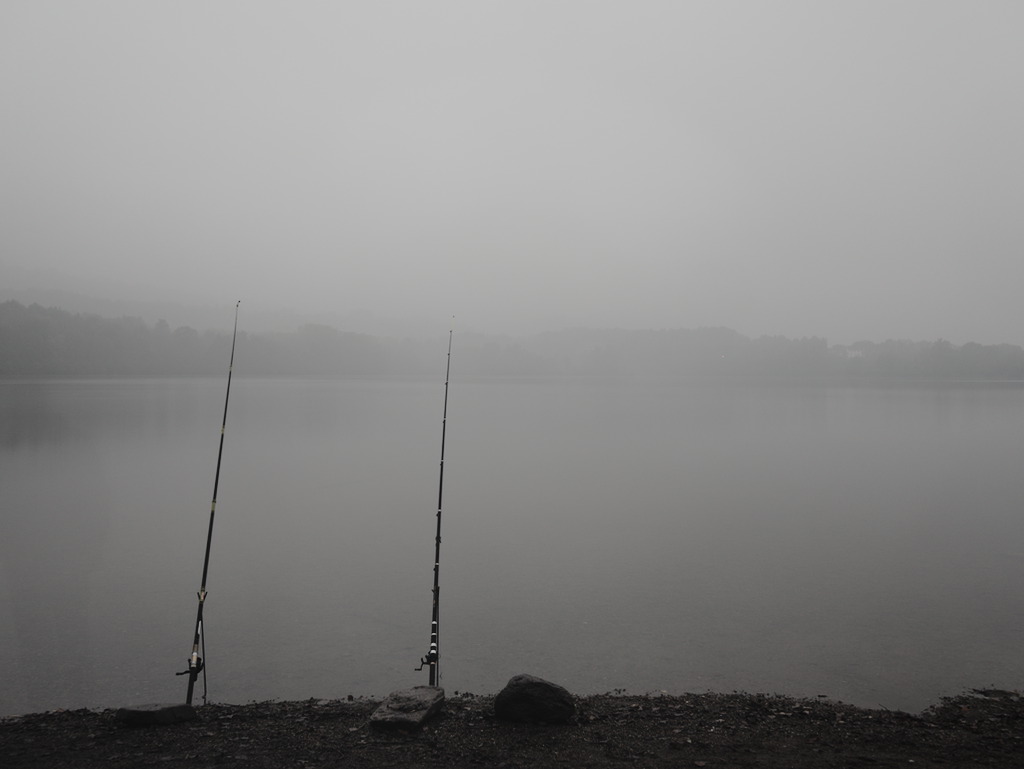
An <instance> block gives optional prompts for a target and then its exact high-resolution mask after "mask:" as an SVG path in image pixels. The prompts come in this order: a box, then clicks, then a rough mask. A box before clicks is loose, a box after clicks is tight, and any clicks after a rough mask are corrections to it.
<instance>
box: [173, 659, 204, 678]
mask: <svg viewBox="0 0 1024 769" xmlns="http://www.w3.org/2000/svg"><path fill="white" fill-rule="evenodd" d="M202 671H203V658H202V657H196V664H195V667H192V660H191V658H190V659H189V661H188V670H182V671H181V672H180V673H175V674H174V675H176V676H189V675H190V676H193V678H195V677H198V675H199V674H200V673H201V672H202Z"/></svg>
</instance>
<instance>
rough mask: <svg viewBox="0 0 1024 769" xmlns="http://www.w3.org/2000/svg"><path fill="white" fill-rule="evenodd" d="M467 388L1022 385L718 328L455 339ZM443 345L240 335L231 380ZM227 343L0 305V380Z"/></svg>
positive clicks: (322, 329)
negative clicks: (711, 383)
mask: <svg viewBox="0 0 1024 769" xmlns="http://www.w3.org/2000/svg"><path fill="white" fill-rule="evenodd" d="M460 336H461V338H460V339H459V340H458V343H457V345H456V349H455V352H454V353H453V357H455V356H457V357H455V360H456V370H457V371H458V372H459V373H460V375H464V376H540V375H584V376H587V375H589V376H641V377H645V376H651V377H694V376H714V377H744V378H773V379H911V380H912V379H920V380H989V381H992V380H1024V350H1022V349H1021V348H1020V347H1018V346H1016V345H1009V344H1000V345H981V344H976V343H973V342H970V343H967V344H964V345H960V346H957V345H954V344H951V343H950V342H947V341H944V340H938V341H935V342H912V341H893V340H890V341H886V342H878V343H876V342H857V343H855V344H851V345H832V346H830V345H829V344H828V343H827V342H826V340H825V339H823V338H820V337H810V338H803V339H788V338H785V337H779V336H762V337H758V338H751V337H746V336H743V335H742V334H739V333H737V332H735V331H733V330H731V329H726V328H699V329H675V330H663V331H624V330H590V329H587V330H583V329H581V330H567V331H559V332H550V333H545V334H538V335H534V336H530V337H525V338H515V339H513V338H507V337H484V336H480V335H475V334H471V333H466V334H463V335H460ZM445 347H446V340H442V339H436V340H422V339H420V340H413V339H393V338H384V337H375V336H370V335H366V334H353V333H347V332H343V331H339V330H337V329H335V328H332V327H329V326H322V325H305V326H302V327H300V328H298V329H297V330H296V331H294V332H290V333H274V334H247V333H246V332H245V331H243V330H240V331H239V332H238V347H237V353H236V365H235V370H236V371H237V372H239V373H244V374H246V375H255V376H309V375H323V376H336V375H371V376H374V375H375V376H379V375H418V374H436V375H441V374H443V371H444V352H445ZM230 349H231V335H230V333H229V332H224V331H203V332H200V331H197V330H196V329H193V328H190V327H188V326H181V327H178V328H175V329H171V328H170V327H169V325H168V324H167V323H166V322H165V321H158V322H157V323H155V324H154V325H152V326H149V325H147V324H146V323H145V322H144V321H142V320H140V319H138V318H132V317H121V318H102V317H99V316H96V315H85V314H77V313H70V312H67V311H64V310H60V309H57V308H44V307H41V306H39V305H35V304H33V305H29V306H24V305H22V304H19V303H18V302H4V303H0V375H3V376H111V377H113V376H180V375H185V376H195V375H218V374H223V373H225V371H226V369H227V362H228V357H229V354H230Z"/></svg>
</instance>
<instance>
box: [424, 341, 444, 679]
mask: <svg viewBox="0 0 1024 769" xmlns="http://www.w3.org/2000/svg"><path fill="white" fill-rule="evenodd" d="M452 331H453V329H449V330H448V364H447V366H446V368H445V372H444V412H443V415H442V418H441V471H440V477H439V479H438V482H437V536H436V537H435V538H434V589H433V591H432V592H433V594H434V600H433V609H432V611H431V617H430V651H428V652H427V656H425V657H423V658H422V659H421V660H420V666H419V667H418V668H416V669H417V670H423V666H424V665H429V683H430V685H431V686H437V685H438V683H439V682H440V680H441V669H440V665H439V664H438V660H439V657H438V648H437V644H438V638H439V636H438V618H439V612H438V599H439V598H440V595H441V586H440V579H441V499H442V497H443V495H444V438H445V430H446V428H447V425H448V381H449V379H450V376H449V375H450V373H451V370H452Z"/></svg>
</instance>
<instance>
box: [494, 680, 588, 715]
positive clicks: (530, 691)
mask: <svg viewBox="0 0 1024 769" xmlns="http://www.w3.org/2000/svg"><path fill="white" fill-rule="evenodd" d="M575 713H576V703H575V702H573V699H572V695H571V694H570V693H569V691H568V690H567V689H565V688H564V687H562V686H559V685H558V684H555V683H552V682H551V681H545V680H544V679H543V678H538V677H537V676H531V675H527V674H520V675H517V676H513V677H512V678H511V679H510V680H509V682H508V683H507V684H506V685H505V688H504V689H502V690H501V691H500V692H498V696H497V697H495V698H494V715H495V716H497V717H498V718H502V719H505V720H507V721H534V722H540V723H547V724H563V723H565V722H566V721H568V720H569V719H570V718H572V717H573V715H574V714H575Z"/></svg>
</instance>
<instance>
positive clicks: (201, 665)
mask: <svg viewBox="0 0 1024 769" xmlns="http://www.w3.org/2000/svg"><path fill="white" fill-rule="evenodd" d="M241 303H242V302H241V300H239V301H238V302H236V303H235V329H234V331H233V332H232V333H231V361H230V363H229V364H228V387H227V391H226V392H225V393H224V418H223V420H221V423H220V448H219V449H217V472H216V473H215V474H214V476H213V502H211V503H210V526H209V528H208V529H207V530H206V556H205V557H204V558H203V580H202V583H201V584H200V587H199V592H198V593H196V595H197V596H198V597H199V608H198V609H197V610H196V632H195V636H194V638H193V640H192V654H191V655H189V658H188V669H187V670H184V671H182V672H181V673H177V674H176V675H179V676H183V675H187V676H188V692H187V693H186V694H185V704H186V705H191V704H192V690H193V689H195V685H196V679H198V678H199V673H200V672H202V674H203V704H206V663H205V662H203V657H205V656H206V635H205V634H204V633H203V604H204V603H206V575H207V573H208V572H209V571H210V543H211V542H212V541H213V517H214V514H215V513H216V511H217V488H218V487H219V486H220V460H221V457H223V456H224V429H225V428H226V427H227V425H228V398H230V397H231V372H232V370H233V369H234V367H235V339H236V338H237V337H238V305H240V304H241ZM200 649H202V654H200Z"/></svg>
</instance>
